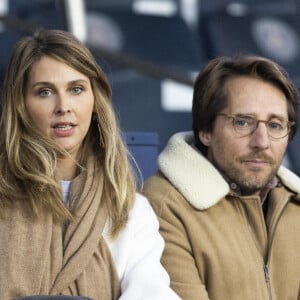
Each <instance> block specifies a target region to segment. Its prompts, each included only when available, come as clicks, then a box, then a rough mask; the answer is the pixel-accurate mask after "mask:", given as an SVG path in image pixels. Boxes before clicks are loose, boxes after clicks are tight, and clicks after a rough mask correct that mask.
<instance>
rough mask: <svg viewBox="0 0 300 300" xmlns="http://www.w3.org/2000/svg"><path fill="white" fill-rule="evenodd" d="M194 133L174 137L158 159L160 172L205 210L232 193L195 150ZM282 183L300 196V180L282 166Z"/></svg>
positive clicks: (195, 204) (221, 178)
mask: <svg viewBox="0 0 300 300" xmlns="http://www.w3.org/2000/svg"><path fill="white" fill-rule="evenodd" d="M193 141H194V136H193V133H192V132H180V133H176V134H174V135H173V136H172V137H171V138H170V140H169V142H168V144H167V146H166V147H165V149H164V150H163V151H162V152H161V154H160V155H159V157H158V167H159V169H160V171H161V172H162V173H163V174H164V175H165V176H166V177H167V178H168V179H169V180H170V181H171V183H172V184H173V185H174V186H175V187H176V188H177V189H178V190H179V192H180V193H181V194H182V195H183V196H184V197H185V198H186V199H187V201H188V202H189V203H190V204H191V205H193V206H194V207H195V208H196V209H199V210H205V209H207V208H209V207H211V206H213V205H215V204H216V203H218V202H219V201H220V200H221V199H222V198H223V197H224V196H226V195H227V194H228V193H229V185H228V184H227V182H226V181H225V180H224V178H223V177H222V175H221V174H220V173H219V171H218V170H217V169H216V168H215V167H214V166H213V165H212V164H211V163H210V162H209V161H208V160H207V159H206V158H205V157H204V156H203V155H201V153H199V151H197V150H196V149H195V148H193V146H192V144H193ZM277 175H278V177H279V178H280V180H281V182H282V183H283V184H284V185H285V186H286V187H288V188H289V189H291V190H292V191H294V192H295V193H300V178H299V177H298V176H297V175H295V174H294V173H293V172H291V171H290V170H288V169H286V168H285V167H283V166H281V167H280V168H279V171H278V174H277Z"/></svg>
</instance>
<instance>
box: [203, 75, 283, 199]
mask: <svg viewBox="0 0 300 300" xmlns="http://www.w3.org/2000/svg"><path fill="white" fill-rule="evenodd" d="M225 89H226V92H227V95H228V105H227V107H226V108H225V109H224V110H223V111H222V113H224V114H228V115H247V116H251V117H253V118H255V119H257V120H265V121H267V120H270V119H272V120H273V119H275V120H276V121H277V120H280V122H286V121H288V112H287V100H286V97H285V95H284V93H283V92H282V91H281V90H279V89H278V88H277V87H275V86H273V85H272V84H270V83H268V82H264V81H261V80H258V79H255V78H251V77H246V76H240V77H236V78H234V79H230V80H229V81H228V82H227V83H226V86H225ZM199 138H200V140H201V141H202V143H203V144H204V145H206V146H207V147H208V159H209V160H211V161H212V162H213V163H214V164H215V165H216V167H217V168H218V169H219V170H220V171H221V172H223V173H224V174H225V175H226V176H228V177H229V179H230V180H231V181H233V182H235V183H236V184H237V185H238V186H239V187H240V188H241V190H242V192H243V194H252V193H255V192H257V191H259V190H260V189H261V188H262V187H264V186H265V185H266V184H267V183H268V182H269V181H270V180H271V178H272V177H273V176H274V175H275V174H276V173H277V170H278V168H279V166H280V164H281V161H282V158H283V155H284V153H285V150H286V147H287V143H288V136H286V137H284V138H281V139H277V140H274V139H272V138H271V137H270V136H269V135H268V131H267V127H266V124H265V123H262V122H260V123H259V125H258V127H257V129H256V130H255V131H254V132H253V133H252V134H250V135H248V136H243V137H241V136H240V135H239V134H238V133H237V132H236V131H235V130H234V128H233V125H232V119H231V118H228V117H226V116H224V115H220V116H217V117H216V121H215V124H214V128H213V130H212V132H209V133H208V132H202V131H200V132H199Z"/></svg>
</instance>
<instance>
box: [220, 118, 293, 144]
mask: <svg viewBox="0 0 300 300" xmlns="http://www.w3.org/2000/svg"><path fill="white" fill-rule="evenodd" d="M216 116H224V117H227V118H230V119H232V127H233V129H234V131H235V132H236V133H237V134H239V135H240V133H239V132H238V131H237V130H236V128H235V126H234V121H235V119H236V118H237V117H238V115H229V114H225V113H217V114H216ZM245 116H246V117H248V118H251V119H253V120H255V122H256V126H255V127H254V129H253V131H251V132H250V133H248V134H246V135H240V137H246V136H250V135H251V134H253V133H254V132H255V131H256V129H257V128H258V125H259V123H264V124H265V125H266V128H267V133H268V136H269V137H270V138H272V139H274V140H280V139H283V138H285V137H286V136H287V135H289V133H290V131H291V128H292V127H293V126H294V125H295V124H296V123H295V122H293V121H287V123H286V127H287V133H286V134H285V135H284V136H282V137H273V136H272V135H270V133H269V130H268V127H267V124H268V123H269V122H270V120H257V119H256V118H254V117H251V116H249V115H245Z"/></svg>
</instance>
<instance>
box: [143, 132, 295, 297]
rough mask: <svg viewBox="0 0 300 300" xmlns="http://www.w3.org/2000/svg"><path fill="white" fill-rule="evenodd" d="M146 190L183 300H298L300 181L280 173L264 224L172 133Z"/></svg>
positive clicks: (253, 199)
mask: <svg viewBox="0 0 300 300" xmlns="http://www.w3.org/2000/svg"><path fill="white" fill-rule="evenodd" d="M158 167H159V172H158V173H157V174H155V175H154V176H152V177H151V178H149V179H148V180H147V181H146V183H145V185H144V190H143V192H144V194H145V195H146V196H147V197H148V199H149V200H150V202H151V204H152V206H153V208H154V210H155V212H156V214H157V216H158V217H159V222H160V232H161V234H162V235H163V237H164V238H165V241H166V247H165V250H164V253H163V256H162V263H163V265H164V266H165V268H166V269H167V271H168V272H169V274H170V277H171V287H172V288H173V289H174V290H175V291H176V292H177V293H178V295H179V296H181V297H182V299H184V300H207V299H210V300H241V299H242V300H271V299H272V300H297V299H298V300H299V299H300V197H299V193H300V179H299V178H298V177H297V176H296V175H295V174H293V173H292V172H291V171H289V170H287V169H286V168H284V167H283V166H281V167H280V169H279V171H278V174H277V176H278V179H279V184H278V185H277V186H276V187H275V188H273V189H272V190H271V191H270V192H269V195H268V203H269V205H268V211H267V215H266V217H264V214H263V210H262V205H261V199H260V197H259V196H257V195H253V196H243V197H240V196H238V195H237V194H235V193H234V192H233V191H231V190H230V187H229V185H228V184H227V182H226V181H225V180H224V179H223V177H222V176H221V174H220V173H219V172H218V170H217V169H215V167H214V166H213V165H212V164H211V163H210V162H209V161H208V160H207V159H206V158H205V157H204V156H202V155H201V153H200V152H199V151H198V150H197V149H196V148H195V147H194V146H193V134H192V133H191V132H184V133H178V134H175V135H174V136H173V137H171V139H170V141H169V143H168V144H167V146H166V148H165V149H164V150H163V152H162V153H161V154H160V155H159V158H158Z"/></svg>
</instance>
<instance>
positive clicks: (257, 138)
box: [250, 123, 270, 149]
mask: <svg viewBox="0 0 300 300" xmlns="http://www.w3.org/2000/svg"><path fill="white" fill-rule="evenodd" d="M250 144H251V147H253V148H259V149H266V148H268V147H269V145H270V136H269V134H268V129H267V126H266V124H265V123H258V125H257V128H256V129H255V130H254V132H253V133H252V135H251V143H250Z"/></svg>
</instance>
